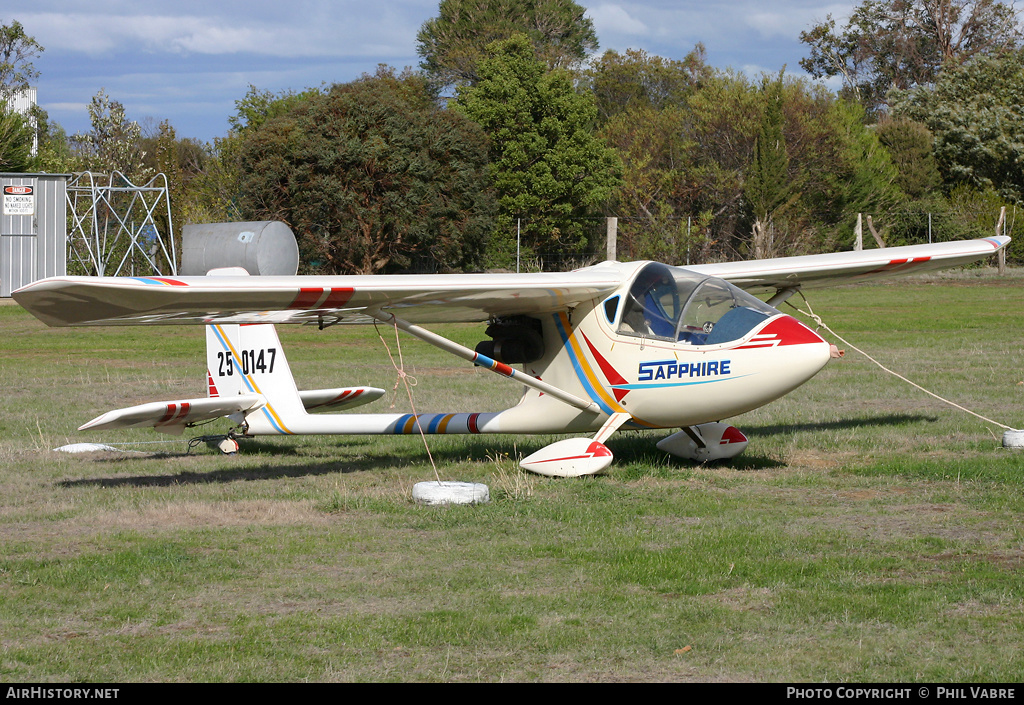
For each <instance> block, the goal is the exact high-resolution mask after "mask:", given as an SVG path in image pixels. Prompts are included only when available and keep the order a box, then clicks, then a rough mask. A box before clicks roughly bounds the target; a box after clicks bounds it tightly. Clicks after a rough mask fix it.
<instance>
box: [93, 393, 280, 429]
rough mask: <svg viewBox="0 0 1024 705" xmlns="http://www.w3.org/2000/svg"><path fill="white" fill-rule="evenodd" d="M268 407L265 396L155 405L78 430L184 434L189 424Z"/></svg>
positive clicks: (107, 416)
mask: <svg viewBox="0 0 1024 705" xmlns="http://www.w3.org/2000/svg"><path fill="white" fill-rule="evenodd" d="M266 403H267V402H266V399H265V398H264V397H263V395H261V394H243V395H238V396H230V397H212V398H202V399H183V400H180V401H155V402H150V403H148V404H139V405H138V406H131V407H128V408H127V409H115V410H114V411H108V412H107V413H105V414H103V415H102V416H97V417H96V418H95V419H93V420H92V421H90V422H89V423H87V424H85V425H83V426H80V427H79V428H78V430H79V431H88V430H94V429H104V430H105V429H111V428H149V427H153V428H156V430H158V431H162V432H164V433H175V434H180V433H181V432H182V431H184V429H185V426H187V425H188V424H192V423H196V422H198V421H207V420H209V419H216V418H220V417H222V416H230V415H231V414H239V413H242V412H245V411H252V410H253V409H258V408H260V407H261V406H263V405H264V404H266Z"/></svg>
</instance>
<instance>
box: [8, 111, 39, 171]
mask: <svg viewBox="0 0 1024 705" xmlns="http://www.w3.org/2000/svg"><path fill="white" fill-rule="evenodd" d="M34 139H35V130H34V129H33V128H32V125H31V124H30V123H29V121H28V120H27V119H26V118H25V117H24V116H22V115H20V114H18V113H16V112H14V111H13V110H8V109H7V108H6V107H5V106H3V105H0V171H10V172H27V171H33V170H34V168H35V164H36V160H35V159H34V158H33V156H32V142H33V140H34Z"/></svg>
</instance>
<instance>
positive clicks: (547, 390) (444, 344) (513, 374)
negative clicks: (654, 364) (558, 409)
mask: <svg viewBox="0 0 1024 705" xmlns="http://www.w3.org/2000/svg"><path fill="white" fill-rule="evenodd" d="M366 313H367V314H368V315H370V316H373V317H374V318H376V319H377V320H378V321H381V322H382V323H387V324H388V325H395V326H398V327H399V328H401V329H402V330H404V331H405V332H406V333H408V334H409V335H413V336H415V337H417V338H419V339H420V340H422V341H424V342H426V343H430V344H431V345H433V346H434V347H436V348H440V349H441V350H444V351H445V352H450V353H451V354H453V355H455V356H457V357H461V358H462V359H463V360H467V361H469V362H472V363H473V364H475V365H479V366H480V367H484V368H486V369H489V370H490V371H491V372H497V373H498V374H499V375H502V376H503V377H508V378H509V379H514V380H516V381H517V382H522V383H523V384H525V385H526V386H527V387H532V388H533V389H536V390H537V391H539V392H543V393H544V394H549V395H551V396H552V397H554V398H555V399H558V400H559V401H563V402H565V403H566V404H568V405H569V406H574V407H576V408H577V409H581V410H583V411H590V412H593V413H595V414H600V413H602V412H601V407H599V406H598V405H597V404H595V403H594V402H592V401H588V400H586V399H581V398H580V397H578V396H576V395H575V394H569V393H568V392H566V391H563V390H561V389H559V388H558V387H553V386H551V385H550V384H548V383H547V382H542V381H541V380H539V379H537V378H536V377H534V376H532V375H528V374H526V373H525V372H523V371H521V370H517V369H515V368H513V367H511V366H510V365H506V364H505V363H504V362H498V361H497V360H492V359H491V358H489V357H487V356H486V355H481V354H480V353H478V352H476V351H475V350H470V349H469V348H467V347H465V346H463V345H459V344H458V343H456V342H453V341H451V340H448V339H447V338H444V337H442V336H440V335H438V334H437V333H431V332H430V331H429V330H427V329H425V328H420V327H419V326H417V325H413V324H412V323H409V322H408V321H403V320H402V319H401V318H399V317H397V316H396V315H394V314H393V313H389V312H385V311H380V310H373V309H371V310H368V311H367V312H366Z"/></svg>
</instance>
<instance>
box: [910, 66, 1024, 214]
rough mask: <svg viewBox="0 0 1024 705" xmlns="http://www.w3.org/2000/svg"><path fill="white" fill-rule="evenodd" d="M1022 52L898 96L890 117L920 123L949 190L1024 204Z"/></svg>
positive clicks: (953, 72) (946, 75)
mask: <svg viewBox="0 0 1024 705" xmlns="http://www.w3.org/2000/svg"><path fill="white" fill-rule="evenodd" d="M1021 105H1024V49H1018V50H1016V51H1013V52H1008V53H1006V54H1003V55H1001V56H980V57H977V58H975V59H974V60H973V61H970V62H968V63H966V64H964V65H962V66H958V67H955V68H952V69H949V70H947V71H946V72H944V73H943V75H942V76H941V78H940V79H939V80H938V82H937V83H936V84H935V86H934V88H927V87H920V88H917V89H914V90H911V91H906V92H902V93H898V94H896V95H895V96H894V100H893V113H894V114H895V115H896V116H898V117H904V118H910V119H912V120H916V121H918V122H920V123H923V124H924V125H925V126H927V128H928V129H929V130H931V132H932V135H933V136H934V139H935V158H936V160H937V162H938V164H939V169H940V171H941V172H942V174H943V177H944V179H945V181H946V183H947V184H948V185H955V184H957V183H966V184H969V185H971V186H973V187H975V188H978V189H981V190H985V189H988V188H993V189H995V190H996V191H998V192H999V193H1000V194H1001V195H1002V196H1003V197H1004V198H1009V199H1011V200H1013V201H1014V202H1016V203H1018V204H1024V170H1022V169H1021V165H1022V164H1024V115H1022V114H1021V108H1020V106H1021Z"/></svg>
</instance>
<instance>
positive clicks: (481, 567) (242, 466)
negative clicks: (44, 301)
mask: <svg viewBox="0 0 1024 705" xmlns="http://www.w3.org/2000/svg"><path fill="white" fill-rule="evenodd" d="M1022 283H1024V280H1022V278H1021V277H1020V276H1019V275H1018V274H1016V273H1014V274H1013V275H1012V276H1009V277H1005V278H1002V279H1000V278H997V277H994V276H991V275H979V274H977V273H973V272H972V273H968V274H962V275H957V276H951V277H934V278H930V279H926V280H915V281H913V282H909V283H900V284H894V285H890V286H872V287H859V288H844V289H837V290H833V291H827V292H811V293H810V294H809V295H808V296H809V298H810V300H811V303H812V304H813V306H814V310H815V311H816V312H817V313H818V314H819V315H821V316H822V318H823V319H824V320H825V321H826V322H827V323H828V324H829V325H830V326H831V327H832V328H833V329H835V330H836V331H837V332H839V333H840V334H841V335H843V336H844V337H847V338H848V339H849V341H850V342H851V343H853V344H855V345H857V346H859V347H862V348H864V349H865V350H866V351H868V352H869V353H870V354H871V355H873V356H874V357H876V358H878V359H879V360H880V361H881V362H883V363H884V364H886V365H887V366H890V367H892V368H894V369H896V370H897V371H899V372H900V373H901V374H904V375H906V376H907V377H910V378H911V379H914V380H915V381H917V382H918V383H920V384H922V385H923V386H925V387H927V388H929V389H931V390H932V391H934V392H936V393H938V394H941V395H943V396H947V397H950V398H951V399H953V400H955V401H956V402H958V403H960V404H963V405H964V406H967V407H969V408H971V409H974V410H976V411H977V412H978V413H981V414H983V415H985V416H988V417H990V418H993V419H995V420H998V421H1000V422H1002V423H1006V424H1008V425H1011V426H1021V425H1024V419H1022V418H1021V416H1022V401H1024V367H1022V364H1021V360H1020V341H1021V340H1022V339H1024V320H1022V317H1021V316H1020V312H1021V311H1022V310H1024V307H1022V304H1024V286H1022ZM0 331H2V333H3V338H2V340H3V343H0V352H2V355H0V381H2V383H3V388H4V413H3V414H2V415H0V431H2V432H3V435H2V436H0V438H2V440H0V542H2V544H0V545H2V547H3V548H2V551H0V678H2V679H3V680H5V681H8V682H30V681H31V682H70V681H97V682H103V681H113V682H126V681H303V680H312V681H501V680H504V681H617V680H630V681H646V680H649V681H661V680H677V681H805V682H810V681H823V680H824V681H871V682H875V681H894V682H915V681H921V682H930V681H934V682H939V681H941V682H965V681H966V682H987V681H998V682H1016V681H1019V680H1020V678H1021V674H1022V673H1024V655H1022V651H1021V649H1020V648H1019V638H1020V633H1021V631H1022V629H1024V609H1022V607H1024V579H1022V577H1021V576H1022V559H1024V531H1022V529H1021V523H1020V516H1021V513H1022V511H1024V492H1022V489H1024V479H1022V472H1021V469H1022V465H1024V455H1022V454H1021V453H1020V452H1018V451H1010V450H1006V449H1003V448H1001V447H1000V442H999V441H1000V438H1001V433H1002V429H1000V428H998V427H994V426H991V425H990V424H987V423H985V422H982V421H979V420H977V419H976V418H974V417H972V416H969V415H966V414H964V413H963V412H960V411H957V410H955V409H952V408H951V407H947V406H945V405H942V404H940V403H939V402H936V401H934V400H933V399H931V398H930V397H927V396H926V395H924V394H922V393H920V392H918V391H916V390H914V389H913V388H911V387H908V386H906V385H905V384H903V383H902V382H899V381H898V380H895V379H894V378H892V377H889V376H888V375H885V374H884V373H881V372H879V371H878V368H876V367H875V366H874V365H872V364H870V363H869V362H867V361H866V360H865V359H864V358H862V357H861V356H860V355H858V354H856V353H854V352H852V351H851V352H848V355H847V357H846V358H844V359H843V360H840V361H835V362H833V363H830V365H829V366H828V367H827V368H826V369H825V370H824V371H823V372H822V373H821V374H820V375H819V376H818V377H816V378H815V379H814V380H812V381H811V382H810V383H808V384H807V385H805V386H804V387H802V388H801V389H799V390H797V391H796V392H794V393H793V394H791V395H789V396H788V397H786V398H784V399H781V400H779V401H777V402H775V403H774V404H771V405H769V406H767V407H765V408H763V409H759V410H757V411H754V412H751V413H749V414H746V415H744V416H742V417H739V418H738V419H735V420H734V423H736V425H737V426H738V427H740V428H741V429H742V430H743V431H744V432H745V433H746V434H747V435H748V436H749V437H750V440H751V443H750V447H749V448H748V450H747V452H746V453H745V454H744V455H742V456H740V457H739V458H736V459H735V460H733V461H731V462H728V463H722V464H717V465H708V466H697V465H689V464H686V463H683V462H680V461H677V460H674V459H672V458H669V457H667V456H665V455H664V454H662V453H660V452H659V451H658V450H657V449H656V448H654V442H655V441H656V440H657V439H658V438H660V437H661V436H663V435H665V433H651V432H645V433H637V434H620V435H617V436H615V437H613V439H612V440H611V441H610V443H609V445H610V446H611V448H612V450H613V451H614V452H615V454H616V461H615V464H614V465H613V466H612V471H611V473H610V474H609V475H607V476H602V477H596V478H585V479H577V480H557V479H550V478H542V477H537V476H529V475H524V474H523V473H521V472H520V471H519V470H518V469H517V468H516V466H515V462H514V459H515V458H516V457H517V456H519V455H523V454H526V453H529V452H532V451H533V450H536V449H537V448H539V447H541V446H542V445H544V444H545V443H547V442H550V441H551V440H552V439H551V438H549V437H542V438H530V437H503V436H492V437H480V436H477V437H431V438H430V439H429V443H430V448H431V453H432V454H433V457H434V458H435V460H436V461H437V464H438V468H439V471H440V473H441V475H442V477H443V478H444V479H458V480H467V481H475V482H485V483H487V484H488V485H489V486H490V488H491V493H492V497H493V499H494V501H492V503H491V504H488V505H483V506H472V507H447V508H444V507H442V508H437V507H423V506H418V505H416V504H414V503H413V502H412V501H411V490H412V486H413V484H414V483H416V482H419V481H423V480H429V479H431V478H433V477H434V470H433V469H432V468H431V466H430V464H429V462H428V461H427V458H426V453H425V452H424V449H423V445H422V442H421V441H420V439H419V438H417V437H395V438H391V437H386V438H383V437H374V438H364V437H309V438H294V439H273V440H259V441H248V442H244V443H243V447H242V452H241V453H240V454H239V455H238V456H235V457H225V456H221V455H219V454H217V453H215V452H214V451H212V450H210V449H208V448H206V447H205V446H200V447H198V448H197V449H195V450H193V451H192V452H191V453H187V452H186V449H187V440H188V438H187V437H185V438H175V437H171V438H168V437H165V436H161V435H159V434H155V433H152V432H143V431H124V432H108V433H100V434H95V435H86V434H78V433H77V432H76V431H75V430H74V429H75V428H77V426H78V425H80V424H81V423H83V422H84V421H86V420H88V419H90V418H92V417H93V416H96V415H97V414H99V413H101V412H103V411H105V410H107V409H110V408H115V407H119V406H127V405H129V404H133V403H140V402H142V401H151V400H156V399H165V398H166V399H169V398H173V397H177V396H201V395H202V394H203V393H204V386H203V353H202V345H203V342H202V341H203V338H202V332H201V331H200V330H199V329H193V328H154V329H141V328H106V329H47V328H44V327H43V326H42V325H41V324H39V323H37V322H36V321H35V320H34V319H32V318H31V317H29V316H28V315H27V314H25V313H24V312H23V311H22V310H21V309H20V308H18V307H17V306H13V305H10V306H0ZM439 331H440V332H443V333H446V334H448V335H450V336H452V337H454V338H456V339H458V340H459V341H460V342H463V343H466V344H469V345H472V344H473V343H475V342H476V340H477V339H478V338H479V336H480V334H481V331H480V330H479V329H478V328H474V327H467V326H441V327H439ZM383 332H384V337H385V339H386V340H387V342H388V345H390V346H391V349H392V352H393V353H395V352H397V349H396V346H395V341H394V336H393V333H389V332H386V331H383ZM282 337H283V338H284V342H285V345H286V346H288V350H289V356H290V361H291V362H292V364H293V368H294V369H295V372H296V376H297V378H298V381H299V383H300V386H305V387H312V386H326V385H335V384H337V385H342V384H362V383H368V384H374V385H376V386H380V387H383V388H385V389H388V390H391V389H392V388H393V387H394V385H395V381H396V375H395V372H394V370H393V368H392V367H391V364H390V362H388V359H387V355H386V353H384V352H383V348H382V346H381V343H380V341H379V339H378V338H377V334H376V332H375V331H374V329H373V328H372V327H363V328H351V327H348V328H345V329H340V328H337V329H329V330H327V331H323V332H319V331H315V330H311V329H294V328H289V329H284V330H282ZM840 347H845V346H844V345H843V344H840ZM402 353H403V355H404V358H405V362H406V367H407V369H408V371H409V372H410V374H412V375H414V376H415V377H416V381H417V385H416V387H415V388H414V393H415V403H416V406H417V409H418V410H420V411H454V410H460V409H467V408H468V409H473V410H480V411H486V410H496V409H498V408H501V407H502V405H506V404H509V403H512V402H513V401H514V399H515V397H516V392H517V390H516V389H515V385H511V384H509V383H508V382H507V381H506V380H503V379H500V378H498V377H497V376H496V375H492V374H489V373H487V372H485V371H483V370H480V369H474V368H471V367H469V366H467V365H466V364H464V363H462V362H460V361H458V360H454V359H452V358H450V357H447V356H445V355H444V354H443V353H440V352H438V351H436V350H434V349H433V348H430V347H428V346H425V345H423V344H422V343H419V342H418V341H415V340H411V339H409V338H408V337H403V339H402ZM392 400H393V401H394V404H395V410H396V411H407V410H408V401H407V399H406V397H405V394H404V391H403V390H402V389H399V393H398V394H397V395H394V396H393V395H391V394H390V393H389V395H388V396H387V397H386V398H385V399H382V400H379V401H378V402H375V404H374V407H376V409H377V410H384V409H386V408H387V407H388V406H389V405H390V404H391V403H392ZM224 428H226V426H225V425H223V424H215V425H212V426H210V427H208V429H207V430H208V431H209V432H216V431H219V430H223V429H224ZM84 440H91V441H99V442H105V443H139V445H134V446H130V447H131V448H133V449H135V450H140V451H142V452H140V453H127V452H126V453H99V454H85V455H68V454H64V453H57V452H54V451H53V450H52V449H53V448H55V447H57V446H60V445H64V444H66V443H70V442H81V441H84ZM154 441H164V443H161V444H153V443H152V442H154ZM166 441H170V442H169V443H167V442H166ZM143 443H147V445H143ZM126 447H129V446H126ZM687 647H689V648H687Z"/></svg>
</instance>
